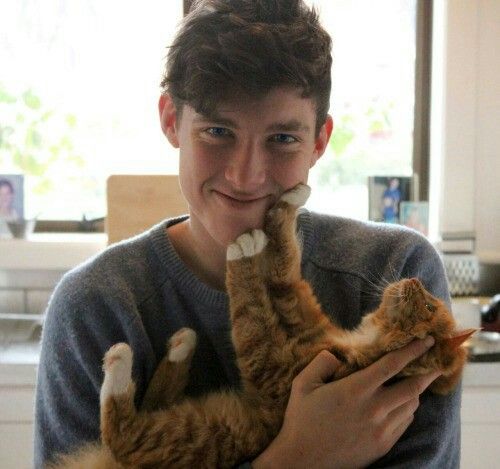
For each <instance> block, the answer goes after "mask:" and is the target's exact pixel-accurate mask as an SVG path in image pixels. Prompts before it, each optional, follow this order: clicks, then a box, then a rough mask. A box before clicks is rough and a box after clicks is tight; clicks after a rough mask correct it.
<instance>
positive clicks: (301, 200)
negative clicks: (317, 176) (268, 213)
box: [280, 184, 311, 207]
mask: <svg viewBox="0 0 500 469" xmlns="http://www.w3.org/2000/svg"><path fill="white" fill-rule="evenodd" d="M310 194H311V188H310V187H309V186H308V185H306V184H298V185H296V186H295V187H294V188H293V189H290V190H288V191H286V192H284V193H283V194H282V195H281V197H280V200H282V201H283V202H287V203H289V204H290V205H293V206H294V207H301V206H302V205H304V204H305V203H306V201H307V199H308V198H309V195H310Z"/></svg>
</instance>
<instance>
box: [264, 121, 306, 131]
mask: <svg viewBox="0 0 500 469" xmlns="http://www.w3.org/2000/svg"><path fill="white" fill-rule="evenodd" d="M266 130H267V131H268V132H309V130H310V127H309V126H308V125H305V124H303V123H302V122H300V121H298V120H297V119H290V120H289V121H285V122H275V123H274V124H271V125H270V126H269V127H267V129H266Z"/></svg>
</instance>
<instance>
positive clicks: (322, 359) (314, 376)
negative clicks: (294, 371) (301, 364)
mask: <svg viewBox="0 0 500 469" xmlns="http://www.w3.org/2000/svg"><path fill="white" fill-rule="evenodd" d="M339 363H340V362H339V361H338V359H337V358H336V357H335V356H334V355H333V354H331V353H330V352H329V351H328V350H322V351H321V352H319V353H318V355H316V356H315V357H314V359H313V360H312V361H311V363H309V365H307V366H306V367H305V368H304V369H303V370H302V372H301V373H300V374H299V376H300V379H301V381H302V382H303V383H304V384H305V385H308V387H310V388H315V387H316V386H318V385H321V384H325V383H327V382H328V381H329V380H330V378H331V377H332V375H333V374H334V373H335V370H336V369H337V367H338V366H339Z"/></svg>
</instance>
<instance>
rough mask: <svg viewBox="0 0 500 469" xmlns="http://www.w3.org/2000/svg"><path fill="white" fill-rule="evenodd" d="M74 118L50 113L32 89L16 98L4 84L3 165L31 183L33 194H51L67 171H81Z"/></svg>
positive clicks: (0, 111) (0, 118)
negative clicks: (76, 149)
mask: <svg viewBox="0 0 500 469" xmlns="http://www.w3.org/2000/svg"><path fill="white" fill-rule="evenodd" d="M76 124H77V120H76V117H75V116H74V115H73V114H65V115H61V114H59V113H57V112H56V111H54V110H52V109H47V108H46V107H45V106H44V105H43V103H42V100H41V99H40V97H39V96H38V95H37V94H36V93H35V92H34V91H33V90H31V89H27V90H25V91H24V92H22V93H20V94H14V93H11V92H9V91H8V90H6V89H5V87H4V86H3V85H2V84H0V164H1V165H2V167H6V168H9V170H10V171H12V172H20V173H22V174H24V175H25V176H28V177H29V178H30V179H31V192H32V193H33V194H37V195H44V194H47V193H49V192H50V191H51V190H53V188H54V187H55V185H56V183H57V180H58V179H59V178H60V177H61V173H60V170H61V168H65V171H64V172H65V173H66V172H67V170H68V168H73V169H74V170H76V169H81V168H83V167H84V166H85V161H84V159H83V158H82V157H81V156H79V155H78V154H77V153H76V152H75V149H74V145H73V137H74V131H75V127H76Z"/></svg>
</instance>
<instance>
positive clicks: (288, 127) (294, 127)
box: [193, 113, 310, 132]
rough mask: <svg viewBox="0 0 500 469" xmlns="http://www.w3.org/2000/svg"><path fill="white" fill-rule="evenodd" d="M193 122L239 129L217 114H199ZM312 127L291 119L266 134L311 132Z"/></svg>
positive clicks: (231, 121) (274, 126)
mask: <svg viewBox="0 0 500 469" xmlns="http://www.w3.org/2000/svg"><path fill="white" fill-rule="evenodd" d="M193 122H194V123H196V124H200V123H205V122H209V123H212V124H217V125H221V126H226V127H231V128H233V129H239V126H238V124H237V123H236V122H235V121H233V120H232V119H229V118H227V117H222V116H221V115H219V114H217V113H213V114H210V115H204V114H199V115H197V116H195V117H194V119H193ZM309 130H310V127H309V126H308V125H305V124H303V123H302V122H300V121H299V120H297V119H290V120H288V121H284V122H275V123H273V124H271V125H269V126H268V127H267V128H266V132H309Z"/></svg>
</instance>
